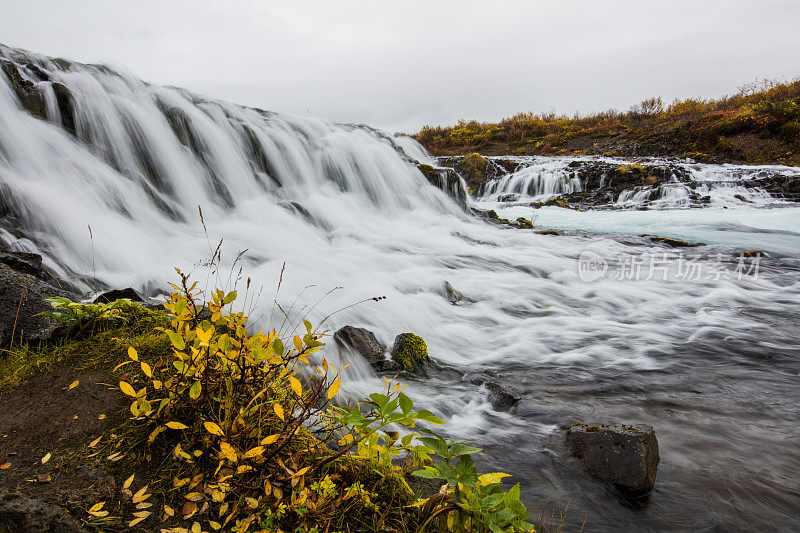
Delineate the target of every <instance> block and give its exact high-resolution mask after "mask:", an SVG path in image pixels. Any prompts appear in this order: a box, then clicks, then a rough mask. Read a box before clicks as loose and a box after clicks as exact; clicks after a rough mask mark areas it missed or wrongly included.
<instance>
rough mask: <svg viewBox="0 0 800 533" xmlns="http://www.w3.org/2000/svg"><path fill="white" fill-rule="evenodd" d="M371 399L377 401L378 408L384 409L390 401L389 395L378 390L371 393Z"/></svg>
mask: <svg viewBox="0 0 800 533" xmlns="http://www.w3.org/2000/svg"><path fill="white" fill-rule="evenodd" d="M369 399H370V400H372V401H373V402H375V405H377V406H378V409H381V410H383V408H384V407H385V406H386V404H387V403H389V397H388V396H386V395H385V394H379V393H377V392H373V393H372V394H370V395H369Z"/></svg>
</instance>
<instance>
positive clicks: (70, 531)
mask: <svg viewBox="0 0 800 533" xmlns="http://www.w3.org/2000/svg"><path fill="white" fill-rule="evenodd" d="M85 531H86V530H85V529H84V528H83V527H81V524H80V522H78V520H76V519H75V518H73V517H72V516H71V515H70V514H69V513H68V512H67V511H66V510H65V509H63V508H62V507H59V506H58V505H55V504H52V503H47V502H44V501H42V500H37V499H33V498H29V497H28V496H25V495H24V494H22V493H20V492H9V491H8V490H7V489H0V533H19V532H25V533H83V532H85Z"/></svg>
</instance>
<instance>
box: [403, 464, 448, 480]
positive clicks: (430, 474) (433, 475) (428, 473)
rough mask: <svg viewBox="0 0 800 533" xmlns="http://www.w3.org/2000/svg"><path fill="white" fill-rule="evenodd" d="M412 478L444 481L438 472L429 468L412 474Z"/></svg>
mask: <svg viewBox="0 0 800 533" xmlns="http://www.w3.org/2000/svg"><path fill="white" fill-rule="evenodd" d="M411 475H412V476H417V477H424V478H425V479H444V478H443V477H442V476H440V475H439V473H438V472H436V471H435V470H433V469H432V468H430V467H428V468H426V469H425V470H416V471H414V472H411Z"/></svg>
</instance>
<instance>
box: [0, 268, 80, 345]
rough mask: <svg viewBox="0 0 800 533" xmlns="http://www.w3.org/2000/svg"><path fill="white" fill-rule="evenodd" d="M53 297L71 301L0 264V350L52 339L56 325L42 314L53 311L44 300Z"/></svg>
mask: <svg viewBox="0 0 800 533" xmlns="http://www.w3.org/2000/svg"><path fill="white" fill-rule="evenodd" d="M54 296H62V297H65V298H69V297H74V295H72V294H70V293H68V292H66V291H63V290H61V289H57V288H55V287H53V286H52V285H49V284H47V283H45V282H44V281H42V280H40V279H38V278H36V277H34V276H31V275H30V274H25V273H23V272H18V271H16V270H13V269H11V268H10V267H9V266H8V265H5V264H0V346H8V345H10V344H11V343H12V342H13V343H36V342H44V341H47V340H49V339H51V338H52V337H53V336H54V334H55V333H56V330H57V329H58V326H59V324H58V322H56V321H55V320H54V319H52V318H50V317H48V316H46V315H43V314H42V313H48V312H52V311H53V307H52V306H51V305H50V304H49V303H48V302H47V301H46V300H45V298H51V297H54Z"/></svg>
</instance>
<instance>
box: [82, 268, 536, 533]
mask: <svg viewBox="0 0 800 533" xmlns="http://www.w3.org/2000/svg"><path fill="white" fill-rule="evenodd" d="M173 287H174V288H175V289H176V292H175V293H174V294H172V296H171V298H170V300H169V302H167V304H165V307H166V308H167V310H168V311H169V319H170V320H169V324H168V325H167V326H166V327H163V328H161V329H163V332H164V334H165V335H166V336H167V337H168V338H169V343H170V344H171V349H172V355H171V356H169V357H165V356H163V355H162V356H161V357H157V358H155V359H152V358H151V359H147V358H146V357H142V355H143V353H142V352H140V351H139V350H137V347H136V346H130V347H128V350H127V361H125V362H123V363H121V364H120V365H119V366H118V367H117V369H116V370H119V369H124V370H125V371H126V373H127V378H126V379H124V380H122V381H120V383H119V388H120V390H121V391H122V393H124V394H125V395H126V396H127V397H128V398H129V399H130V413H131V415H132V417H131V419H130V421H129V422H128V423H127V425H126V426H125V427H123V428H119V429H118V430H117V431H116V435H117V437H116V438H115V439H113V440H112V441H111V443H110V444H108V445H107V450H105V451H108V452H111V453H110V455H108V459H109V460H111V461H118V460H121V459H123V458H125V459H126V463H124V464H126V465H127V467H128V468H133V469H135V471H136V472H137V473H136V474H133V475H130V476H128V475H127V473H126V474H125V477H126V478H127V479H126V480H125V482H124V484H123V493H124V494H125V495H126V497H125V501H124V503H122V504H120V505H117V506H116V509H115V512H119V513H120V514H121V515H125V514H129V516H130V517H131V519H130V520H128V519H126V524H127V527H129V528H130V527H135V526H136V525H137V524H140V523H142V522H144V521H145V520H148V522H147V523H148V524H154V523H156V522H157V521H160V522H161V526H160V527H161V528H162V529H161V531H174V532H179V531H180V532H186V531H189V530H191V531H196V530H197V531H200V530H209V529H210V530H225V531H234V532H238V533H243V532H245V531H250V530H262V529H268V530H272V531H308V532H310V531H350V530H352V529H361V530H364V531H408V530H417V531H426V530H430V529H429V528H435V529H436V530H447V531H458V532H466V531H471V532H476V533H481V532H488V531H492V532H497V531H506V532H513V531H522V530H529V529H531V527H532V526H530V524H528V523H527V522H526V520H527V515H526V514H525V507H524V505H523V504H522V503H520V501H519V486H518V485H517V486H516V487H514V488H513V489H512V490H511V491H509V492H508V493H505V492H503V489H502V485H501V484H500V480H501V479H502V477H503V476H504V474H492V475H488V476H486V475H484V476H483V477H481V476H479V475H478V473H477V470H476V469H475V466H474V462H473V461H472V458H471V454H472V453H475V452H477V451H479V450H478V449H477V448H472V447H469V446H467V445H465V444H462V443H461V442H459V441H447V440H445V439H444V438H442V437H440V436H438V435H437V434H436V433H434V432H432V431H431V430H430V429H427V428H419V427H417V424H418V423H427V424H441V423H442V421H441V420H440V419H438V418H437V417H435V416H434V415H433V414H432V413H430V412H429V411H425V410H421V411H414V410H413V407H414V404H413V401H412V400H411V399H410V398H409V397H408V396H406V395H405V394H404V393H403V388H402V387H401V386H400V385H399V384H395V383H393V382H392V381H390V380H386V387H385V388H384V390H383V392H381V393H374V394H371V395H370V396H369V397H368V398H367V399H366V400H364V401H362V402H359V403H356V404H354V405H352V404H347V403H345V402H343V401H342V400H341V399H339V398H338V396H337V394H338V391H339V388H340V385H341V372H342V370H344V369H343V368H342V369H338V370H337V369H336V368H334V366H333V365H332V364H330V363H329V362H328V361H327V360H326V359H324V358H322V357H321V355H322V354H321V353H318V352H320V351H321V350H322V349H323V347H324V343H323V342H322V341H321V340H320V338H321V336H322V334H323V333H325V332H317V331H315V330H314V329H313V328H312V325H311V324H310V323H309V322H307V321H305V320H304V321H302V323H301V324H297V325H294V326H292V327H291V328H290V329H291V331H292V333H291V334H289V335H286V334H283V335H281V334H279V333H278V332H276V331H274V330H273V331H267V332H263V331H261V330H259V331H258V333H250V331H249V328H248V317H247V316H246V314H245V313H244V312H243V311H234V310H233V307H232V306H233V305H234V304H235V302H236V300H237V294H236V292H235V291H231V292H228V293H225V292H224V291H221V290H216V291H214V292H213V293H212V294H211V301H209V302H202V301H201V298H202V297H203V294H202V292H201V291H200V290H198V289H197V284H196V283H195V284H191V285H190V284H189V280H188V278H187V277H186V276H184V275H183V274H181V284H180V285H173ZM245 300H246V298H245ZM78 305H80V304H78ZM298 329H300V332H299V333H296V331H297V330H298ZM160 353H162V354H163V352H160ZM337 403H338V405H337ZM415 429H416V430H417V431H414V430H415ZM399 430H402V431H403V432H404V434H401V433H400V431H399ZM422 435H425V436H424V437H423V436H422ZM420 437H422V438H420ZM435 456H438V457H440V458H441V459H442V462H439V463H435V462H433V461H432V457H435ZM400 458H404V459H403V460H402V461H401V462H398V460H399V459H400ZM456 459H457V462H456V463H455V464H452V462H453V461H455V460H456ZM121 464H122V463H121ZM420 467H422V469H419V468H420ZM415 468H416V469H418V470H417V471H416V474H417V475H418V476H422V477H428V478H434V479H440V480H442V481H444V482H445V485H444V487H443V489H442V491H441V492H440V493H439V494H438V495H433V496H432V497H430V498H418V497H417V496H416V495H415V494H414V493H413V491H412V490H411V489H410V487H409V485H408V483H407V481H406V479H405V475H406V474H408V473H409V472H410V470H411V469H415ZM155 494H158V497H159V498H160V499H162V501H154V500H156V498H153V495H155ZM106 503H107V502H98V503H97V504H96V505H94V506H92V507H91V508H90V509H89V510H88V512H89V515H90V516H92V517H93V519H95V520H101V521H108V520H110V518H111V516H110V513H111V511H109V510H108V509H106V507H105V505H106Z"/></svg>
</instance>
